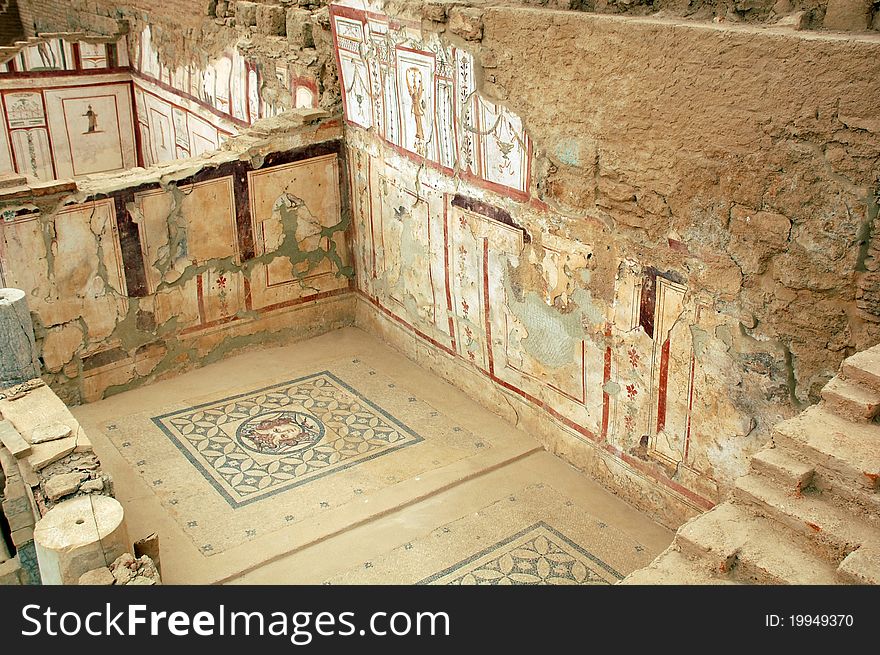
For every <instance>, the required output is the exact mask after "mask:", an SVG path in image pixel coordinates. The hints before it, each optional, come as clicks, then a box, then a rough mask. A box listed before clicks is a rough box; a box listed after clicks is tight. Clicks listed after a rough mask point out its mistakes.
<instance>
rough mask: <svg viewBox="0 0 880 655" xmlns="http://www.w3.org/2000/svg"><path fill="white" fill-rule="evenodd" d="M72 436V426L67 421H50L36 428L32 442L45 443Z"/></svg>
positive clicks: (32, 435)
mask: <svg viewBox="0 0 880 655" xmlns="http://www.w3.org/2000/svg"><path fill="white" fill-rule="evenodd" d="M69 436H70V426H69V425H67V424H65V423H50V424H48V425H41V426H39V427H37V428H34V431H33V433H32V434H31V443H43V442H44V441H55V440H56V439H64V438H65V437H69Z"/></svg>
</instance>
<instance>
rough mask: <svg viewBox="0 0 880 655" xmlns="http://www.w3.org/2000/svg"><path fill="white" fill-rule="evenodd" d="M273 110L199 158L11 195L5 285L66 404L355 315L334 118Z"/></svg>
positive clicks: (2, 258) (2, 261)
mask: <svg viewBox="0 0 880 655" xmlns="http://www.w3.org/2000/svg"><path fill="white" fill-rule="evenodd" d="M311 113H312V114H313V115H314V113H315V112H311ZM270 120H271V121H274V122H273V123H272V124H271V125H268V126H267V127H265V128H263V129H261V128H260V126H257V127H255V128H252V129H249V130H245V131H243V132H242V133H241V134H239V135H237V136H235V137H231V138H230V139H229V141H228V142H227V144H226V145H225V146H224V149H223V150H221V151H218V152H217V153H214V154H212V155H207V156H205V157H203V158H202V159H195V160H192V159H191V160H187V161H183V162H178V163H173V164H166V165H165V166H163V167H161V168H158V169H148V170H146V171H145V170H143V169H139V170H135V171H132V172H130V173H128V174H126V175H121V176H120V175H116V176H104V177H93V178H89V179H87V180H83V181H81V182H80V188H79V190H78V191H77V192H76V193H74V194H69V193H68V194H62V195H58V194H56V195H48V196H32V197H30V198H28V199H26V201H25V202H20V203H17V204H6V206H5V208H4V209H5V211H4V215H3V216H4V220H3V222H2V223H0V235H2V239H0V274H2V286H12V287H18V288H21V289H23V290H25V291H26V293H27V297H28V303H29V306H30V310H31V312H32V316H33V318H34V322H35V331H36V335H37V338H38V341H39V345H40V348H41V353H42V362H43V367H44V371H45V374H44V379H45V380H46V381H47V382H48V383H49V384H50V385H51V386H52V388H53V389H54V390H55V391H56V392H57V393H58V394H59V396H60V397H61V398H62V399H63V400H64V401H65V402H67V403H68V404H75V403H79V402H87V401H92V400H97V399H100V398H102V397H106V396H108V395H110V394H113V393H117V392H119V391H123V390H126V389H129V388H133V387H135V386H138V385H141V384H144V383H146V382H149V381H152V380H157V379H162V378H163V377H167V376H170V375H175V374H177V373H179V372H181V371H184V370H186V369H188V368H191V367H193V366H199V365H203V364H206V363H209V362H212V361H216V360H217V359H220V358H221V357H224V356H228V355H229V354H231V353H235V352H238V351H241V350H243V349H246V348H249V347H254V346H263V345H267V344H273V343H285V342H289V341H292V340H295V339H301V338H305V337H308V336H312V335H315V334H319V333H321V332H324V331H328V330H331V329H335V328H338V327H342V326H345V325H350V324H351V323H352V321H353V306H352V300H351V294H350V293H349V289H350V279H351V277H352V269H351V264H350V261H349V254H348V245H347V241H346V236H345V235H346V231H347V228H348V219H347V212H346V204H347V199H346V196H345V189H344V188H342V187H340V185H339V167H340V165H343V166H344V153H343V152H342V151H341V149H340V144H341V127H340V125H339V121H338V120H318V122H316V123H311V124H310V123H309V121H311V120H313V119H309V118H306V119H305V120H306V124H303V121H304V118H303V116H302V115H300V114H298V113H296V112H294V113H293V115H292V116H291V117H280V118H276V119H270Z"/></svg>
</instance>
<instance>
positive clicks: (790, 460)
mask: <svg viewBox="0 0 880 655" xmlns="http://www.w3.org/2000/svg"><path fill="white" fill-rule="evenodd" d="M751 470H752V471H754V472H755V473H758V474H760V475H763V476H764V477H767V478H770V479H771V480H773V481H774V482H776V483H778V484H779V485H780V486H781V487H783V488H785V489H786V490H787V491H789V492H791V493H799V492H800V491H801V490H802V489H803V488H804V487H807V486H809V484H810V482H812V480H813V473H814V472H815V470H814V469H813V467H812V466H810V465H809V464H805V463H804V462H802V461H800V460H798V459H795V458H794V457H792V456H791V455H789V454H787V453H786V452H785V450H784V449H782V448H764V450H759V451H758V452H757V453H755V456H754V457H752V463H751Z"/></svg>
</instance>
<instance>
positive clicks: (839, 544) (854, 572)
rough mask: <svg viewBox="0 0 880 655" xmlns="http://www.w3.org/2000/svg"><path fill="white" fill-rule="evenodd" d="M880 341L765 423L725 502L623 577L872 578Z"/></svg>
mask: <svg viewBox="0 0 880 655" xmlns="http://www.w3.org/2000/svg"><path fill="white" fill-rule="evenodd" d="M878 415H880V346H875V347H874V348H870V349H868V350H866V351H863V352H860V353H857V354H855V355H853V356H852V357H849V358H848V359H846V360H845V361H844V362H843V364H842V365H841V368H840V372H839V374H838V375H837V376H836V377H834V378H833V379H832V380H831V381H830V382H829V383H828V384H827V385H825V387H824V389H822V401H821V402H820V403H819V404H818V405H815V406H813V407H810V408H809V409H807V410H806V411H804V412H802V413H801V414H799V415H798V416H796V417H794V418H792V419H789V420H787V421H782V422H781V423H779V424H777V425H776V426H774V428H773V436H772V439H771V441H770V443H768V444H767V446H766V447H765V448H764V449H763V450H761V451H760V452H758V453H757V454H756V455H755V456H754V458H753V459H752V462H751V468H750V470H749V472H748V474H746V475H745V476H743V477H741V478H740V479H738V480H737V481H736V483H735V487H734V490H733V492H732V493H731V495H730V497H729V498H728V500H727V501H726V502H723V503H721V504H719V505H718V506H716V507H715V508H714V509H712V510H710V511H709V512H706V513H705V514H702V515H700V516H698V517H696V518H694V519H692V520H691V521H689V522H688V523H685V524H684V525H683V526H681V528H679V530H678V532H677V533H676V535H675V539H674V540H673V542H672V545H671V546H670V547H669V548H668V549H667V550H666V551H664V552H663V553H661V554H660V555H659V556H658V557H657V559H655V560H654V561H653V562H652V563H651V564H650V565H648V566H647V567H646V568H644V569H641V570H639V571H635V572H633V573H632V574H630V575H629V576H628V577H627V578H626V579H624V580H623V581H622V582H621V584H880V423H878Z"/></svg>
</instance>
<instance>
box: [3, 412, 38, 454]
mask: <svg viewBox="0 0 880 655" xmlns="http://www.w3.org/2000/svg"><path fill="white" fill-rule="evenodd" d="M0 443H2V444H3V445H4V446H6V449H7V450H9V452H10V453H12V454H13V456H15V458H16V459H21V458H22V457H27V456H28V455H30V454H31V445H30V444H29V443H28V442H27V441H25V440H24V437H22V436H21V435H20V434H19V433H18V430H16V429H15V427H14V426H13V425H12V423H10V422H9V421H5V420H2V419H0Z"/></svg>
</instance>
